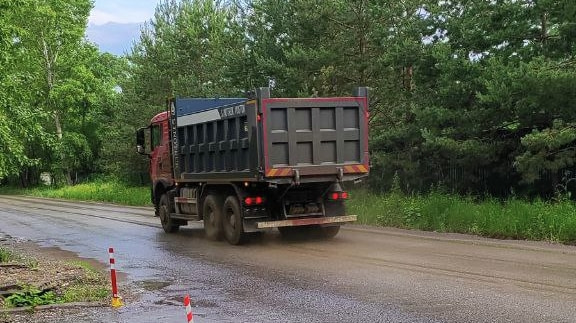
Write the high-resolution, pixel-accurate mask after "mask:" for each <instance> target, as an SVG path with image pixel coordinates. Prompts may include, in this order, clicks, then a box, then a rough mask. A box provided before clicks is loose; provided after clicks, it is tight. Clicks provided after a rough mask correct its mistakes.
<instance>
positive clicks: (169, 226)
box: [158, 194, 180, 233]
mask: <svg viewBox="0 0 576 323" xmlns="http://www.w3.org/2000/svg"><path fill="white" fill-rule="evenodd" d="M173 209H174V207H173V206H172V204H171V203H170V199H169V198H168V195H167V194H162V196H161V197H160V201H159V202H158V216H159V217H160V223H162V229H164V232H166V233H174V232H178V229H179V228H180V225H179V224H176V223H175V221H174V219H172V217H171V216H170V213H172V212H173V211H174V210H173Z"/></svg>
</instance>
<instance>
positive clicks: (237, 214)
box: [222, 195, 247, 245]
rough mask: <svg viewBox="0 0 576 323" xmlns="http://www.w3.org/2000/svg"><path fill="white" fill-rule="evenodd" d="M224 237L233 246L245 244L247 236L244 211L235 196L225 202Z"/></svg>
mask: <svg viewBox="0 0 576 323" xmlns="http://www.w3.org/2000/svg"><path fill="white" fill-rule="evenodd" d="M222 211H223V212H222V215H223V220H222V227H223V229H224V237H225V238H226V241H228V242H229V243H230V244H232V245H239V244H242V243H244V242H245V240H246V237H247V234H246V233H245V232H244V226H243V223H242V210H241V209H240V203H239V202H238V199H237V198H236V197H235V196H232V195H230V196H228V197H227V198H226V200H225V201H224V208H223V210H222Z"/></svg>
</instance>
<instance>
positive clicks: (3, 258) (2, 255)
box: [0, 248, 14, 263]
mask: <svg viewBox="0 0 576 323" xmlns="http://www.w3.org/2000/svg"><path fill="white" fill-rule="evenodd" d="M12 260H14V253H13V252H12V251H10V250H8V249H5V248H0V263H2V262H10V261H12Z"/></svg>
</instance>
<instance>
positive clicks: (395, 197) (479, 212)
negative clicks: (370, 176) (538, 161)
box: [348, 191, 576, 243]
mask: <svg viewBox="0 0 576 323" xmlns="http://www.w3.org/2000/svg"><path fill="white" fill-rule="evenodd" d="M351 195H352V199H351V200H350V201H349V203H348V210H349V213H350V214H358V217H359V219H358V222H359V223H361V224H368V225H380V226H392V227H399V228H406V229H417V230H427V231H438V232H457V233H470V234H478V235H483V236H488V237H496V238H511V239H528V240H545V241H555V242H563V243H575V242H576V205H575V204H574V203H573V202H571V201H560V202H545V201H540V200H536V201H534V202H527V201H522V200H517V199H510V200H508V201H505V202H501V201H499V200H496V199H486V200H483V201H476V200H475V199H473V198H471V197H460V196H455V195H449V194H442V193H431V194H428V195H414V196H405V195H403V194H400V193H389V194H386V195H376V194H374V193H370V192H367V191H353V192H352V194H351Z"/></svg>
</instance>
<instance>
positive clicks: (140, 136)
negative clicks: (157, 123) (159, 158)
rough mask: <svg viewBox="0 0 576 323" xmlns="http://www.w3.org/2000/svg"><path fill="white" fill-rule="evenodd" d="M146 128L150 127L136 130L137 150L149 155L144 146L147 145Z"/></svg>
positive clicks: (141, 153)
mask: <svg viewBox="0 0 576 323" xmlns="http://www.w3.org/2000/svg"><path fill="white" fill-rule="evenodd" d="M146 129H148V127H144V128H140V129H138V130H136V152H138V153H139V154H140V155H149V154H148V153H147V152H146V149H145V148H144V147H145V146H146V136H145V132H144V131H145V130H146Z"/></svg>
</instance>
